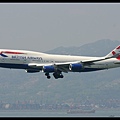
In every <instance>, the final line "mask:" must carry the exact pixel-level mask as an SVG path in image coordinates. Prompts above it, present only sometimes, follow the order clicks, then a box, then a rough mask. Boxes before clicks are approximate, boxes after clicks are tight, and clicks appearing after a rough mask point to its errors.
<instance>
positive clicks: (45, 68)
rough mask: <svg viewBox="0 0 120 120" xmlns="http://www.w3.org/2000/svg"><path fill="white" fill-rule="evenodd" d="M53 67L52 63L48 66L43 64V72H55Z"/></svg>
mask: <svg viewBox="0 0 120 120" xmlns="http://www.w3.org/2000/svg"><path fill="white" fill-rule="evenodd" d="M55 70H56V69H55V67H54V66H52V65H49V66H43V72H45V73H50V72H55Z"/></svg>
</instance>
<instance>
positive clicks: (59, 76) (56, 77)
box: [45, 72, 64, 79]
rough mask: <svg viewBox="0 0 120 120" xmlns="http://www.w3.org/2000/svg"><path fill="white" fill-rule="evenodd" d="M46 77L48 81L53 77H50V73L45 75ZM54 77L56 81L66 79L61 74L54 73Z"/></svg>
mask: <svg viewBox="0 0 120 120" xmlns="http://www.w3.org/2000/svg"><path fill="white" fill-rule="evenodd" d="M45 76H47V79H50V78H51V76H50V74H49V73H45ZM53 76H54V78H55V79H58V78H63V77H64V76H63V75H62V73H61V72H54V73H53Z"/></svg>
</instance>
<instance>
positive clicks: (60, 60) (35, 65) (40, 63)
mask: <svg viewBox="0 0 120 120" xmlns="http://www.w3.org/2000/svg"><path fill="white" fill-rule="evenodd" d="M0 67H3V68H13V69H24V70H25V71H26V72H27V73H35V72H40V71H42V72H44V73H45V76H47V78H48V79H50V78H51V76H50V74H51V73H53V76H54V78H55V79H58V78H63V74H62V72H65V73H68V72H91V71H97V70H104V69H109V68H115V67H120V46H118V47H116V48H115V49H114V50H113V51H111V52H110V53H109V54H107V55H106V56H103V57H88V56H70V55H54V54H45V53H41V52H34V51H26V50H10V49H0Z"/></svg>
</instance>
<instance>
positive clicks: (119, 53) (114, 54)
mask: <svg viewBox="0 0 120 120" xmlns="http://www.w3.org/2000/svg"><path fill="white" fill-rule="evenodd" d="M105 57H106V58H117V59H119V60H120V45H119V46H117V47H116V48H115V49H114V50H112V51H111V52H110V53H109V54H107V55H106V56H105Z"/></svg>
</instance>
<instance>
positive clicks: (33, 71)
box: [25, 69, 40, 73]
mask: <svg viewBox="0 0 120 120" xmlns="http://www.w3.org/2000/svg"><path fill="white" fill-rule="evenodd" d="M25 71H26V72H27V73H35V72H40V70H36V69H27V70H25Z"/></svg>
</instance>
